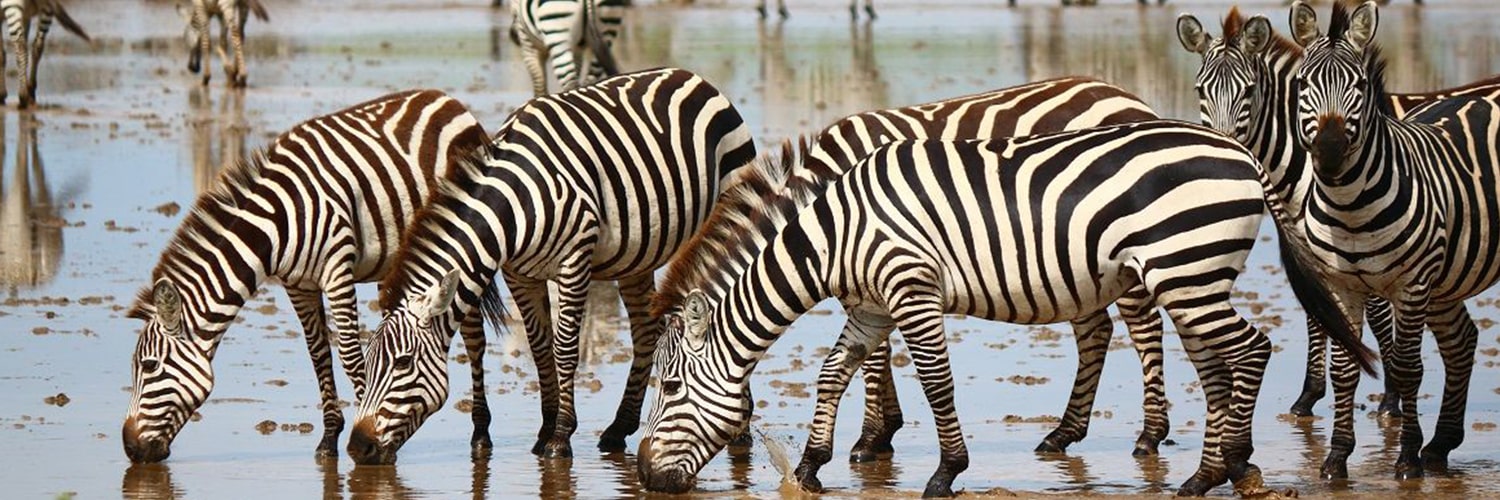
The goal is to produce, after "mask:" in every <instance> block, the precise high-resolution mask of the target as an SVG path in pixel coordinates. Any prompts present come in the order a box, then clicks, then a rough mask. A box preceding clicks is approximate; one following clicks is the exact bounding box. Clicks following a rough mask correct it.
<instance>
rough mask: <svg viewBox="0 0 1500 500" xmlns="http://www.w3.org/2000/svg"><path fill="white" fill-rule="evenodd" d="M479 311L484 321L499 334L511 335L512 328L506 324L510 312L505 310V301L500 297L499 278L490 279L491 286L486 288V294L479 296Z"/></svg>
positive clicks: (503, 335)
mask: <svg viewBox="0 0 1500 500" xmlns="http://www.w3.org/2000/svg"><path fill="white" fill-rule="evenodd" d="M479 311H480V314H482V315H483V316H484V322H485V323H489V324H490V327H492V328H494V330H495V332H496V333H497V334H498V335H500V336H502V337H508V336H510V328H509V327H507V326H505V318H507V317H509V316H510V312H509V311H506V310H505V301H504V300H502V299H501V298H500V280H499V279H494V280H490V286H488V287H486V288H485V289H484V295H481V296H480V297H479Z"/></svg>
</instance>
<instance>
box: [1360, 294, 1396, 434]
mask: <svg viewBox="0 0 1500 500" xmlns="http://www.w3.org/2000/svg"><path fill="white" fill-rule="evenodd" d="M1365 317H1366V318H1368V319H1369V322H1370V331H1372V332H1374V333H1375V344H1376V345H1377V346H1378V347H1379V349H1380V368H1381V370H1382V371H1383V372H1384V373H1383V375H1384V376H1383V377H1381V382H1383V383H1384V385H1385V394H1384V395H1383V396H1382V397H1381V398H1380V406H1379V407H1378V408H1376V410H1375V415H1376V416H1378V417H1381V418H1382V419H1389V420H1399V419H1400V418H1401V393H1400V392H1398V391H1397V390H1396V379H1395V377H1392V376H1391V364H1392V359H1393V358H1392V357H1393V356H1394V355H1395V354H1394V353H1392V351H1391V346H1392V342H1393V340H1392V338H1391V337H1392V336H1393V335H1395V331H1396V324H1395V323H1394V322H1393V321H1392V317H1391V303H1390V302H1388V301H1386V300H1385V299H1382V298H1379V297H1374V296H1371V297H1370V299H1369V300H1368V301H1366V302H1365Z"/></svg>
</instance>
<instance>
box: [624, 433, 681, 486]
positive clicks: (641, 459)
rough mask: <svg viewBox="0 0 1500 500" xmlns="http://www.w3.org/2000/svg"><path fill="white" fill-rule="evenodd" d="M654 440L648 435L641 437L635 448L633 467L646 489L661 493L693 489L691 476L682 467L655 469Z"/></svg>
mask: <svg viewBox="0 0 1500 500" xmlns="http://www.w3.org/2000/svg"><path fill="white" fill-rule="evenodd" d="M653 444H654V441H653V440H652V439H651V438H650V437H646V438H642V439H641V445H640V447H639V448H637V449H636V459H635V468H636V475H637V476H638V477H639V479H640V480H641V484H642V485H645V487H646V490H647V491H656V492H662V493H672V494H681V493H687V492H688V491H689V490H692V489H693V477H692V476H690V475H688V474H687V473H686V472H684V471H683V470H682V469H679V468H676V467H673V468H670V469H667V470H657V469H656V464H655V463H653V462H655V456H656V450H655V449H654V447H653Z"/></svg>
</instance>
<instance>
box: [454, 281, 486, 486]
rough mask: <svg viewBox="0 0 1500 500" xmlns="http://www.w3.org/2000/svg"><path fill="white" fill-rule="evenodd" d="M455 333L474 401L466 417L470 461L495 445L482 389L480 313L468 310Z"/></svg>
mask: <svg viewBox="0 0 1500 500" xmlns="http://www.w3.org/2000/svg"><path fill="white" fill-rule="evenodd" d="M458 333H459V335H461V336H463V339H464V352H465V353H466V354H467V355H468V356H469V374H470V377H471V378H472V382H473V385H472V387H473V390H472V392H471V393H472V394H473V396H474V404H473V410H471V412H470V413H469V416H470V417H472V418H473V421H474V434H473V436H472V437H470V438H469V450H470V452H469V453H470V457H471V458H473V459H474V460H484V459H487V458H490V451H491V450H493V449H494V448H495V445H494V443H493V442H492V441H490V402H489V398H488V397H487V396H486V395H485V392H484V348H485V338H484V316H482V315H481V313H480V312H479V311H478V310H475V311H473V312H470V313H469V315H468V316H466V317H464V321H463V324H461V325H459V327H458Z"/></svg>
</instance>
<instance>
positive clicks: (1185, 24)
mask: <svg viewBox="0 0 1500 500" xmlns="http://www.w3.org/2000/svg"><path fill="white" fill-rule="evenodd" d="M1177 41H1179V42H1182V48H1184V49H1187V51H1188V52H1192V53H1194V54H1202V53H1203V51H1205V50H1208V33H1205V32H1203V23H1200V22H1198V18H1197V17H1194V16H1193V15H1192V14H1182V15H1180V16H1177Z"/></svg>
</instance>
